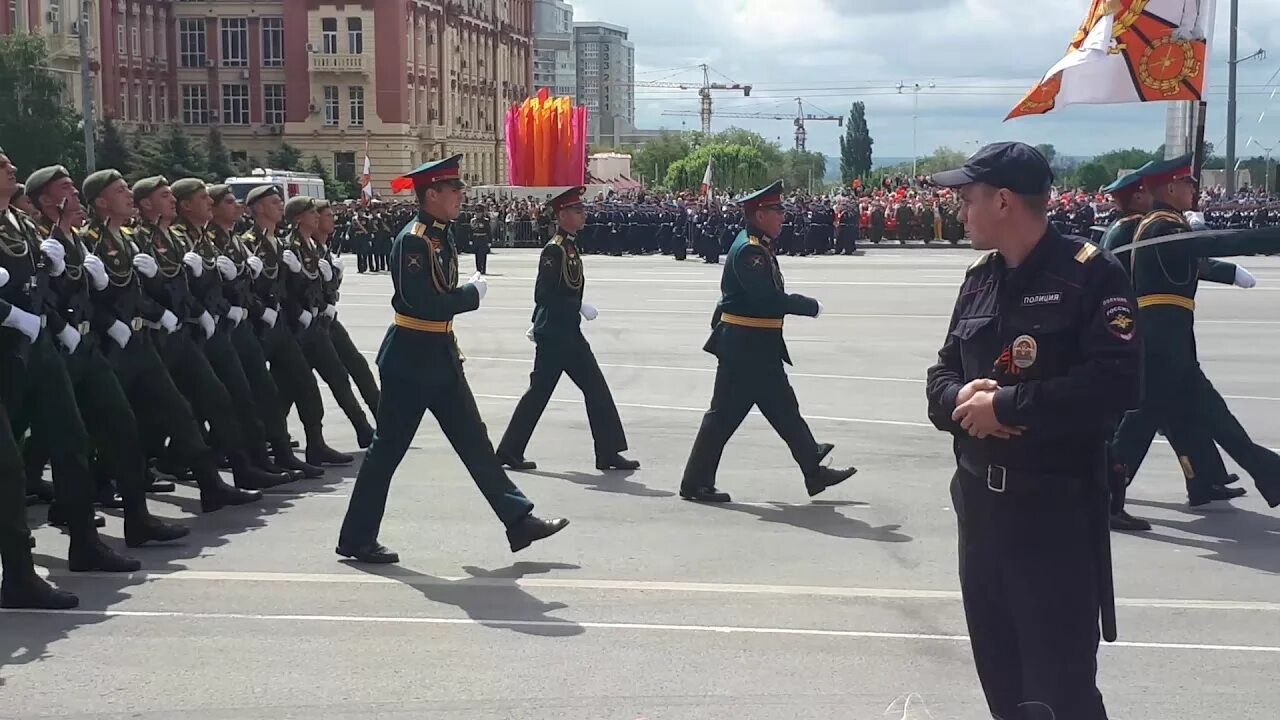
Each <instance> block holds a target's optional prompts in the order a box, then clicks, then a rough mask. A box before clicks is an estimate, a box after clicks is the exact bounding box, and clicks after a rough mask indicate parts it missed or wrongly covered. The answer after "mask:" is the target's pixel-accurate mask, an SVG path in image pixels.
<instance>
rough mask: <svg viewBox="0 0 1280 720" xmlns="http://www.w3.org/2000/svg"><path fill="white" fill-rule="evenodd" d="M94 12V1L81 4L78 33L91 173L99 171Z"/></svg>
mask: <svg viewBox="0 0 1280 720" xmlns="http://www.w3.org/2000/svg"><path fill="white" fill-rule="evenodd" d="M92 12H93V0H81V2H80V22H79V24H80V27H79V28H78V32H77V33H76V34H77V35H78V36H79V37H80V105H81V109H82V110H83V112H84V119H83V124H84V170H85V173H86V174H88V173H91V172H93V171H94V170H97V169H98V168H97V158H96V152H95V150H96V148H94V142H95V139H96V135H97V133H96V132H95V131H94V127H93V117H94V112H93V77H92V75H90V69H89V66H90V63H89V28H90V27H92V26H93V25H92V23H90V22H89V16H90V13H92Z"/></svg>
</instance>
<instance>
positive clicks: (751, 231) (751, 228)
mask: <svg viewBox="0 0 1280 720" xmlns="http://www.w3.org/2000/svg"><path fill="white" fill-rule="evenodd" d="M747 237H749V238H755V239H756V240H759V241H760V244H761V245H763V246H765V247H767V248H771V247H773V238H771V237H769V236H768V235H765V234H764V233H762V232H760V229H759V228H757V227H756V226H755V225H750V224H748V225H747Z"/></svg>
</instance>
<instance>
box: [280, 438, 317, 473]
mask: <svg viewBox="0 0 1280 720" xmlns="http://www.w3.org/2000/svg"><path fill="white" fill-rule="evenodd" d="M271 449H272V450H273V451H275V457H276V465H279V466H280V467H282V468H284V469H285V470H290V471H294V472H299V473H302V476H303V477H304V478H318V477H320V476H322V475H324V468H321V467H316V466H315V465H311V464H309V463H304V462H302V460H301V459H299V458H298V456H297V455H295V454H294V452H293V448H291V447H289V443H287V442H278V443H272V446H271Z"/></svg>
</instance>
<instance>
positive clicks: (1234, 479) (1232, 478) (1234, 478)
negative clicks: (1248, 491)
mask: <svg viewBox="0 0 1280 720" xmlns="http://www.w3.org/2000/svg"><path fill="white" fill-rule="evenodd" d="M1238 482H1240V476H1239V475H1238V474H1236V473H1231V474H1230V475H1228V476H1227V479H1226V480H1223V481H1222V484H1223V485H1235V484H1236V483H1238Z"/></svg>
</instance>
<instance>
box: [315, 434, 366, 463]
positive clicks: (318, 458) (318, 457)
mask: <svg viewBox="0 0 1280 720" xmlns="http://www.w3.org/2000/svg"><path fill="white" fill-rule="evenodd" d="M307 462H308V463H310V464H311V465H350V464H351V463H353V462H355V458H353V457H351V456H350V455H346V454H343V453H340V452H338V451H337V450H334V449H333V448H331V447H329V446H328V445H326V444H325V442H324V434H323V433H322V432H321V429H320V428H319V427H309V428H307Z"/></svg>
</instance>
